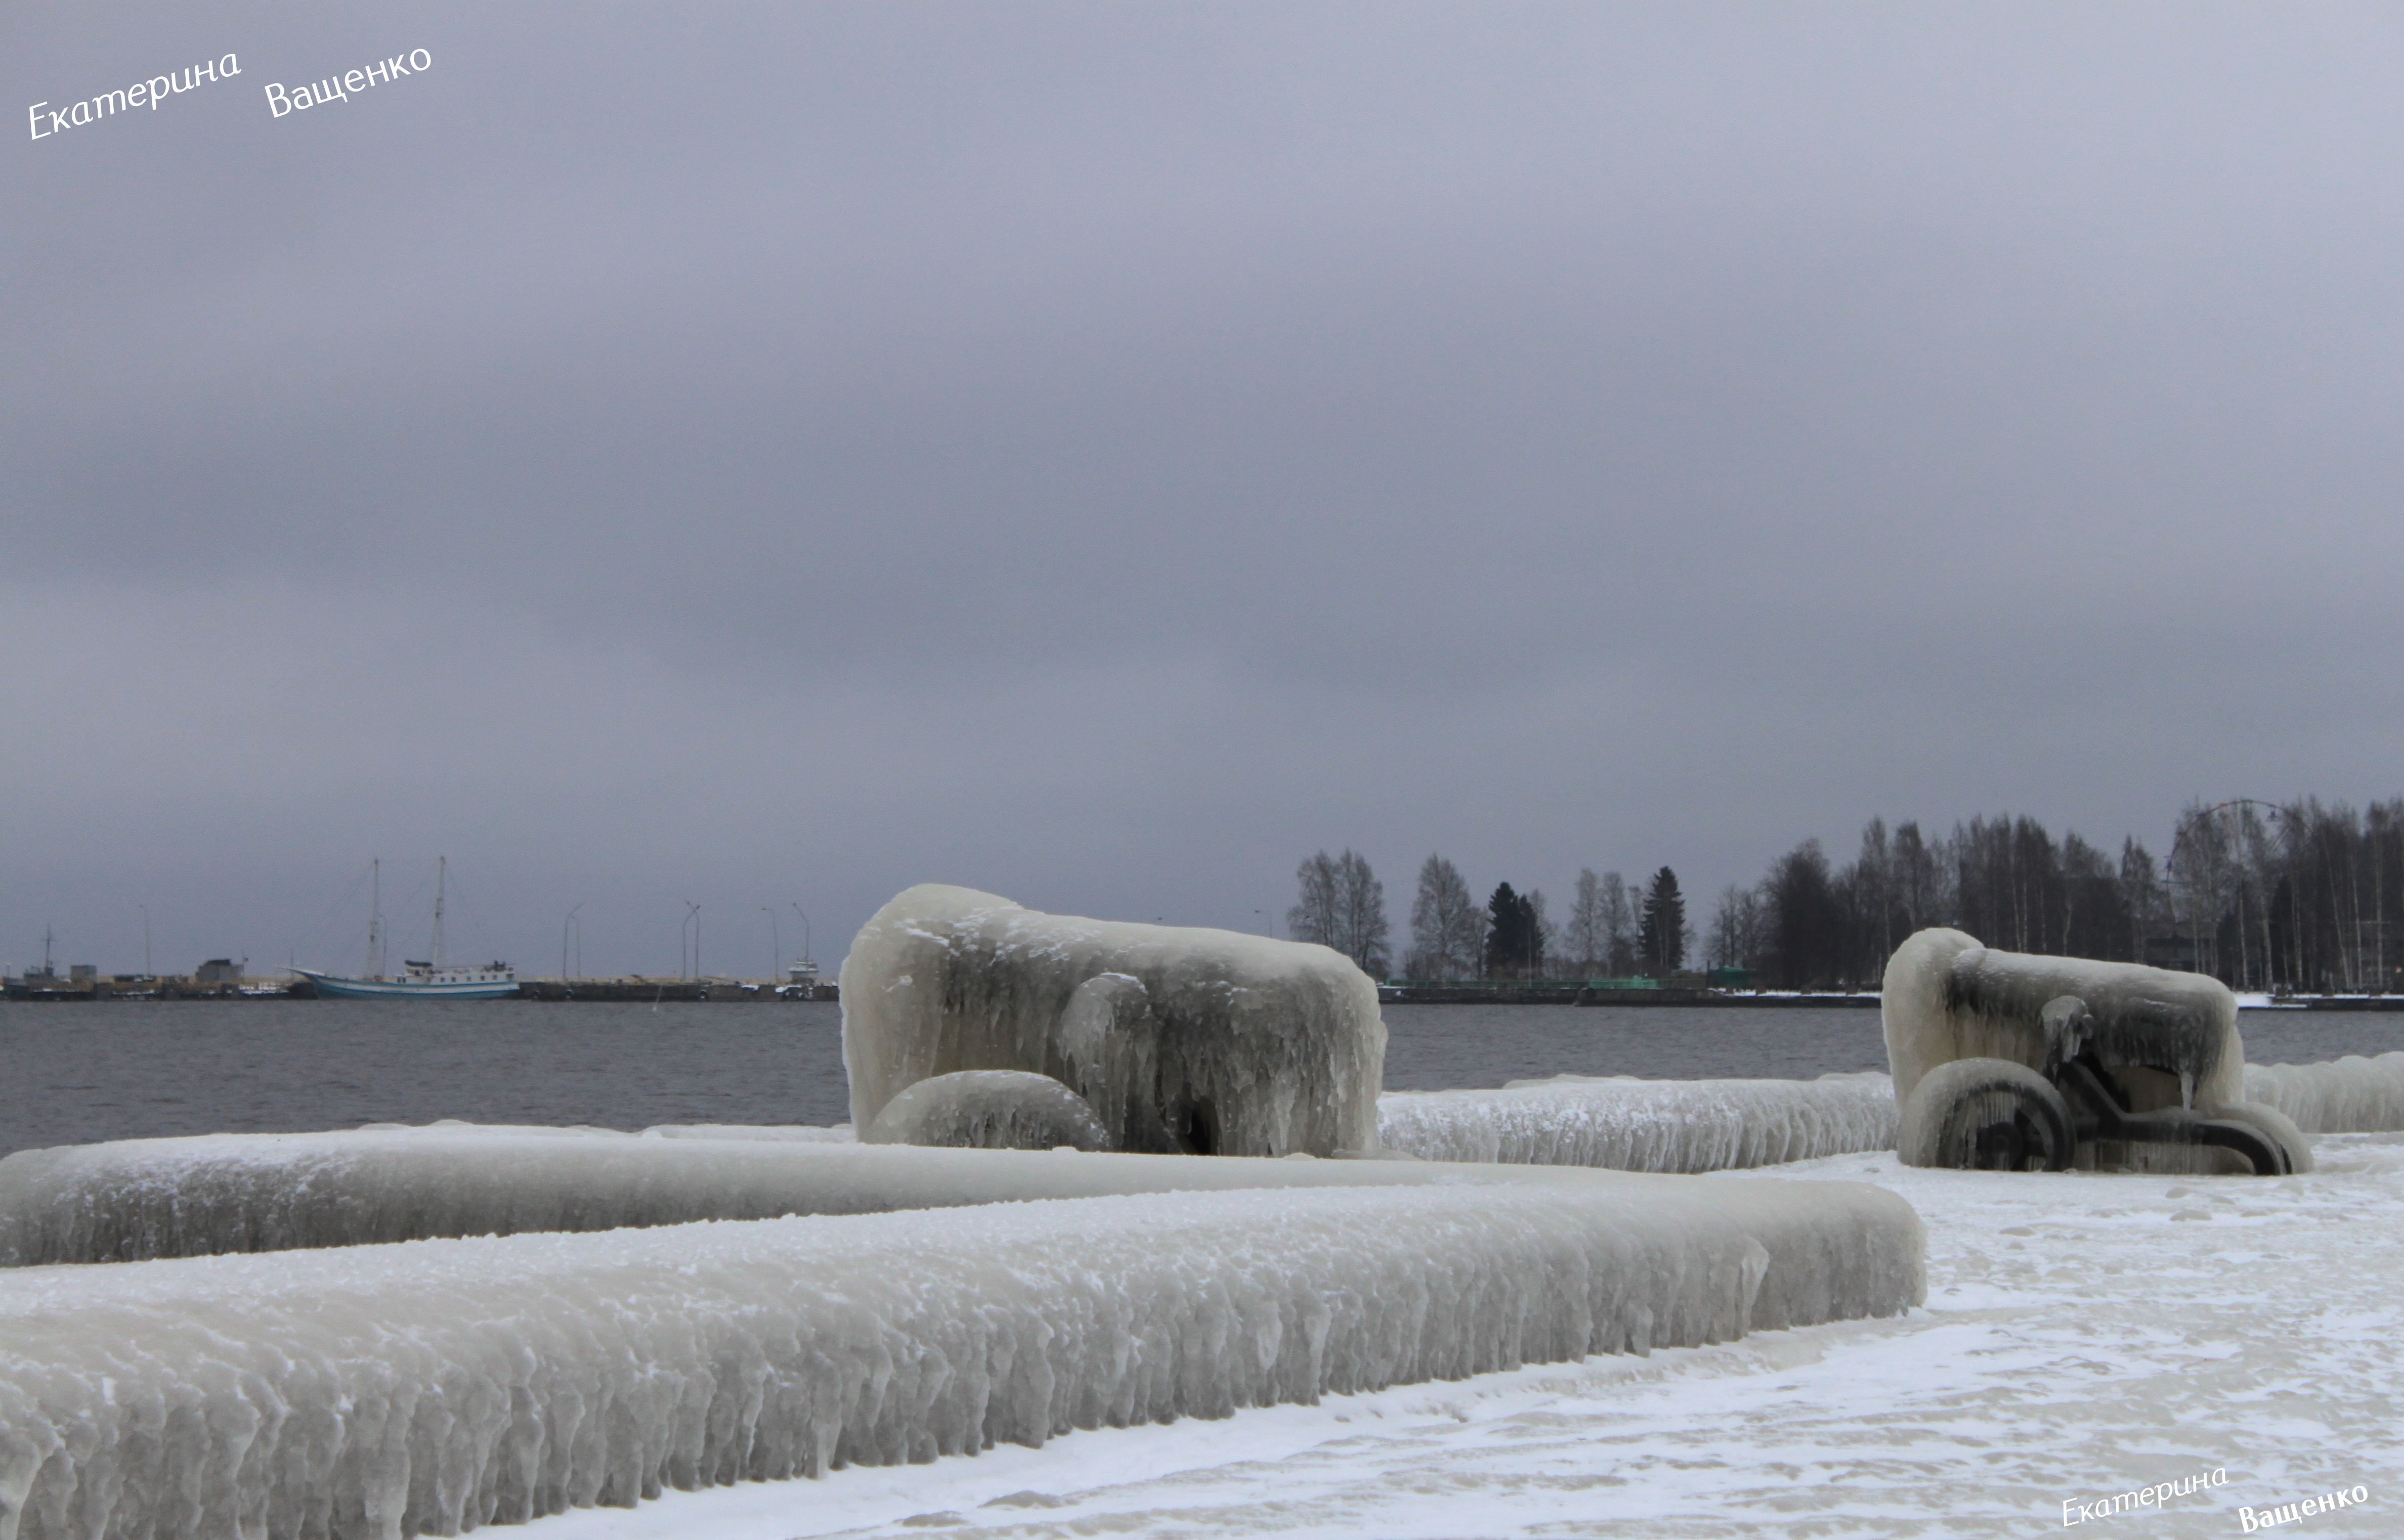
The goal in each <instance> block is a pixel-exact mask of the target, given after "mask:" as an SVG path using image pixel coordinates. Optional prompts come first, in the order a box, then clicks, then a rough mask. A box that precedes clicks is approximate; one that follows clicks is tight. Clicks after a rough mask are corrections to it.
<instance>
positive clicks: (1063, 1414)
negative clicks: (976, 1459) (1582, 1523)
mask: <svg viewBox="0 0 2404 1540" xmlns="http://www.w3.org/2000/svg"><path fill="white" fill-rule="evenodd" d="M852 1153H853V1154H854V1155H857V1156H860V1157H862V1158H868V1159H871V1160H874V1161H877V1162H880V1163H883V1164H886V1165H888V1166H891V1167H894V1168H897V1169H901V1168H908V1167H913V1166H915V1167H922V1168H925V1172H926V1175H927V1179H928V1180H929V1181H930V1182H932V1183H934V1184H936V1185H956V1184H957V1178H958V1177H959V1175H960V1173H961V1172H963V1171H965V1170H967V1169H969V1168H971V1167H981V1168H984V1169H986V1170H988V1171H991V1172H1002V1173H1007V1180H1006V1181H1005V1182H1004V1184H1003V1185H1006V1186H1007V1185H1013V1184H1014V1185H1016V1186H1019V1187H1020V1189H1021V1190H1025V1191H1036V1190H1041V1187H1042V1186H1044V1185H1045V1184H1044V1179H1043V1175H1042V1173H1045V1172H1055V1171H1096V1172H1108V1171H1111V1170H1113V1169H1119V1170H1132V1169H1134V1168H1136V1167H1149V1168H1152V1169H1154V1170H1167V1171H1173V1172H1181V1173H1188V1172H1191V1173H1198V1172H1210V1173H1213V1174H1214V1175H1216V1176H1220V1177H1225V1176H1243V1175H1246V1174H1250V1175H1252V1176H1254V1177H1256V1178H1260V1179H1262V1180H1261V1181H1260V1182H1258V1183H1257V1184H1256V1187H1255V1190H1249V1191H1229V1192H1190V1191H1188V1192H1177V1193H1173V1194H1169V1195H1158V1194H1154V1195H1148V1196H1139V1197H1102V1198H1094V1199H1088V1200H1083V1201H1077V1202H1054V1201H1039V1202H1031V1203H1023V1204H1008V1205H992V1206H986V1207H981V1208H974V1209H967V1210H962V1209H953V1210H950V1211H948V1212H942V1213H909V1214H882V1215H870V1216H853V1217H843V1218H833V1217H815V1218H792V1219H783V1220H770V1221H754V1222H748V1223H734V1224H716V1225H703V1226H690V1227H680V1228H669V1229H654V1230H645V1231H620V1232H616V1233H612V1234H608V1235H520V1236H513V1237H507V1238H488V1239H481V1240H462V1241H435V1242H424V1243H422V1244H417V1245H411V1246H359V1247H348V1248H343V1249H341V1250H333V1251H319V1252H310V1253H303V1254H297V1255H287V1256H220V1257H209V1258H199V1259H189V1260H177V1261H161V1262H151V1263H143V1264H136V1265H132V1266H126V1267H119V1268H101V1269H91V1268H45V1269H29V1270H25V1271H21V1272H17V1273H14V1274H11V1275H7V1277H6V1278H5V1279H0V1531H12V1532H13V1535H14V1540H54V1537H62V1536H68V1535H76V1536H82V1535H88V1534H100V1533H108V1534H128V1535H132V1534H145V1535H147V1534H157V1535H206V1534H236V1533H243V1534H319V1535H329V1536H338V1537H350V1536H377V1537H387V1540H389V1537H398V1536H402V1535H409V1534H415V1533H458V1532H459V1531H460V1530H462V1529H465V1528H472V1527H475V1526H478V1525H482V1524H485V1523H493V1522H508V1521H513V1520H523V1519H530V1518H533V1517H536V1516H538V1515H541V1514H546V1513H555V1512H558V1511H561V1510H562V1509H565V1508H566V1507H569V1506H575V1505H595V1504H605V1505H606V1504H615V1505H631V1504H632V1503H634V1502H635V1501H636V1500H637V1499H639V1498H642V1497H646V1496H653V1495H656V1494H658V1493H659V1492H660V1491H662V1490H664V1489H666V1488H671V1487H673V1488H679V1489H692V1488H697V1487H703V1486H708V1485H713V1484H724V1483H732V1482H735V1481H741V1480H765V1479H774V1478H784V1477H791V1476H811V1475H817V1474H818V1473H821V1472H823V1471H826V1470H829V1469H832V1468H835V1467H838V1466H840V1465H843V1464H894V1463H900V1462H903V1461H916V1460H927V1459H931V1458H933V1457H936V1456H938V1455H943V1454H950V1453H973V1452H974V1451H976V1450H980V1449H984V1448H987V1447H990V1446H991V1445H993V1444H996V1443H1020V1444H1030V1445H1031V1444H1041V1443H1042V1442H1043V1441H1044V1440H1045V1439H1047V1438H1049V1437H1051V1436H1054V1435H1056V1434H1062V1433H1066V1432H1068V1431H1069V1430H1070V1429H1073V1428H1090V1427H1100V1426H1116V1425H1123V1424H1128V1423H1136V1422H1165V1421H1168V1420H1170V1419H1174V1418H1179V1417H1195V1416H1199V1417H1218V1416H1224V1415H1226V1414H1228V1413H1230V1412H1232V1411H1234V1410H1235V1409H1237V1408H1242V1407H1251V1406H1262V1405H1267V1404H1271V1403H1277V1402H1308V1401H1311V1400H1314V1399H1316V1398H1317V1397H1318V1396H1320V1395H1322V1394H1330V1393H1335V1392H1349V1391H1358V1390H1367V1389H1373V1388H1376V1387H1379V1386H1384V1385H1391V1384H1400V1383H1408V1382H1413V1381H1418V1380H1431V1379H1453V1378H1460V1377H1464V1376H1468V1375H1472V1374H1477V1373H1482V1372H1486V1371H1489V1370H1495V1369H1504V1368H1509V1367H1514V1366H1516V1365H1520V1364H1526V1363H1538V1362H1551V1361H1559V1360H1566V1359H1574V1358H1577V1357H1580V1356H1583V1355H1585V1354H1587V1353H1618V1352H1639V1353H1641V1352H1644V1351H1646V1350H1648V1349H1650V1348H1653V1347H1661V1346H1667V1345H1684V1344H1696V1343H1703V1342H1711V1341H1716V1340H1724V1339H1730V1338H1734V1337H1737V1336H1740V1335H1742V1334H1743V1333H1745V1332H1747V1331H1749V1330H1761V1329H1768V1328H1778V1327H1785V1326H1794V1325H1807V1324H1810V1323H1814V1322H1820V1321H1826V1320H1833V1319H1839V1318H1848V1317H1858V1316H1870V1315H1891V1314H1894V1313H1897V1312H1899V1311H1902V1310H1904V1309H1905V1308H1906V1307H1908V1306H1909V1305H1912V1304H1915V1303H1918V1302H1919V1301H1920V1300H1921V1299H1922V1296H1923V1293H1924V1283H1923V1279H1922V1250H1923V1232H1922V1228H1921V1225H1920V1221H1919V1218H1918V1216H1917V1215H1916V1214H1913V1213H1912V1211H1911V1209H1910V1207H1909V1206H1908V1204H1906V1203H1905V1202H1903V1201H1902V1200H1900V1199H1897V1198H1894V1196H1892V1195H1890V1194H1888V1193H1885V1192H1883V1191H1880V1190H1879V1189H1876V1188H1874V1187H1870V1186H1866V1185H1856V1184H1823V1183H1801V1182H1795V1183H1789V1182H1779V1183H1741V1182H1733V1181H1729V1182H1719V1181H1713V1182H1697V1181H1693V1180H1691V1179H1685V1178H1676V1177H1653V1176H1636V1175H1628V1174H1623V1173H1617V1172H1584V1171H1561V1170H1537V1169H1529V1168H1509V1167H1490V1166H1489V1167H1485V1168H1460V1167H1452V1168H1444V1167H1429V1166H1425V1165H1421V1164H1419V1163H1415V1162H1399V1163H1389V1162H1372V1161H1358V1162H1355V1161H1347V1162H1340V1163H1339V1162H1313V1161H1253V1160H1209V1161H1204V1160H1180V1159H1163V1158H1147V1157H1133V1156H1107V1155H1076V1154H1032V1153H1019V1152H1003V1151H970V1150H930V1149H909V1148H898V1149H897V1148H887V1149H868V1150H856V1151H854V1152H852ZM840 1158H843V1157H842V1155H841V1154H840V1153H839V1152H837V1153H832V1154H826V1155H818V1156H808V1157H796V1161H797V1163H805V1162H806V1161H808V1160H814V1159H830V1160H834V1159H840ZM1276 1172H1308V1173H1310V1174H1311V1176H1312V1177H1313V1178H1315V1179H1320V1180H1330V1179H1332V1180H1331V1181H1330V1186H1346V1187H1351V1188H1354V1189H1356V1190H1351V1191H1336V1190H1330V1188H1329V1187H1327V1186H1321V1187H1300V1188H1296V1187H1285V1188H1282V1189H1280V1188H1279V1187H1278V1186H1275V1184H1274V1183H1273V1182H1271V1181H1269V1180H1267V1179H1268V1178H1269V1177H1271V1175H1272V1174H1273V1173H1276ZM1070 1185H1074V1184H1073V1183H1071V1184H1070Z"/></svg>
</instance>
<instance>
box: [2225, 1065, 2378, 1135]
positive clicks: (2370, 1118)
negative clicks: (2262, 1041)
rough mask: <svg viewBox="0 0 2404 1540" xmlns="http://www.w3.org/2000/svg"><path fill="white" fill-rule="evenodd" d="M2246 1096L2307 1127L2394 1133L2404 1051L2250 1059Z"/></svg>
mask: <svg viewBox="0 0 2404 1540" xmlns="http://www.w3.org/2000/svg"><path fill="white" fill-rule="evenodd" d="M2245 1099H2246V1100H2247V1101H2249V1102H2258V1103H2262V1104H2263V1105H2265V1106H2270V1107H2275V1108H2277V1109H2278V1110H2279V1111H2280V1112H2283V1113H2285V1114H2286V1116H2288V1117H2292V1118H2294V1119H2295V1122H2296V1126H2297V1127H2298V1128H2299V1129H2301V1130H2302V1131H2304V1132H2306V1133H2393V1132H2396V1131H2399V1130H2404V1052H2395V1053H2383V1054H2381V1055H2380V1056H2379V1057H2378V1058H2376V1059H2365V1058H2363V1057H2362V1056H2360V1055H2359V1054H2348V1055H2347V1056H2346V1057H2344V1058H2342V1059H2339V1060H2336V1061H2332V1062H2329V1063H2324V1064H2248V1065H2246V1066H2245Z"/></svg>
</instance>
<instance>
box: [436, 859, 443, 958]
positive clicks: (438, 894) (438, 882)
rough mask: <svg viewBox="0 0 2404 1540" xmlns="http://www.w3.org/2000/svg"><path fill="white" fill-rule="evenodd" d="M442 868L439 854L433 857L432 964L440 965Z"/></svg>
mask: <svg viewBox="0 0 2404 1540" xmlns="http://www.w3.org/2000/svg"><path fill="white" fill-rule="evenodd" d="M442 868H443V859H442V857H441V856H439V855H438V856H436V857H435V858H434V965H435V966H436V967H438V968H439V967H440V966H441V965H442Z"/></svg>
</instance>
